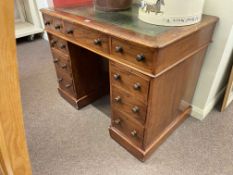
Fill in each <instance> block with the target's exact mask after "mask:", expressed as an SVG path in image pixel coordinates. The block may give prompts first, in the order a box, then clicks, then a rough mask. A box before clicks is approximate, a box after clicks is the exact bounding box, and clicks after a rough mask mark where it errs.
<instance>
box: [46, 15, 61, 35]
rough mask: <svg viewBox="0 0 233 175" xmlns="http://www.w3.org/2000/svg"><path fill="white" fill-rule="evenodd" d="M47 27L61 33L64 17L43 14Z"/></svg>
mask: <svg viewBox="0 0 233 175" xmlns="http://www.w3.org/2000/svg"><path fill="white" fill-rule="evenodd" d="M43 18H44V25H45V29H49V30H53V31H56V32H59V33H62V31H63V22H62V19H59V18H56V17H52V16H49V15H46V14H43Z"/></svg>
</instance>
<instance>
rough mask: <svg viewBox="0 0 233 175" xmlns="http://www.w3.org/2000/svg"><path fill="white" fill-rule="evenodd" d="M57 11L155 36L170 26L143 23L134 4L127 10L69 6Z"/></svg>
mask: <svg viewBox="0 0 233 175" xmlns="http://www.w3.org/2000/svg"><path fill="white" fill-rule="evenodd" d="M57 10H59V11H64V12H67V13H70V14H74V15H77V16H83V17H86V18H88V19H91V20H96V21H99V22H103V23H108V24H110V25H116V26H118V27H121V28H123V29H127V30H131V31H133V32H136V33H139V34H143V35H149V36H157V35H158V34H160V33H162V32H165V31H167V30H169V29H170V27H162V26H156V25H152V24H148V23H145V22H143V21H141V20H139V19H138V6H137V4H134V5H133V6H132V8H130V9H129V10H124V11H119V12H104V11H99V10H96V9H95V8H94V7H93V6H92V5H91V6H81V7H71V8H60V9H57Z"/></svg>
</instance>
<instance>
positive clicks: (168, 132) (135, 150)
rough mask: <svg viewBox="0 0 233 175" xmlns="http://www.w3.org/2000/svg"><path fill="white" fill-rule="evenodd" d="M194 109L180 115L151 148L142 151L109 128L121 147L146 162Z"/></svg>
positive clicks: (116, 131)
mask: <svg viewBox="0 0 233 175" xmlns="http://www.w3.org/2000/svg"><path fill="white" fill-rule="evenodd" d="M191 110H192V108H191V107H189V108H187V109H186V110H185V111H184V112H183V113H182V114H180V115H179V116H178V117H177V118H176V120H174V121H173V122H172V123H171V124H170V125H169V126H168V127H167V128H166V129H165V130H164V131H163V132H162V133H161V135H160V136H159V137H158V138H157V139H156V140H155V141H154V142H153V143H152V144H151V146H150V147H149V148H148V149H146V150H142V149H140V148H138V147H136V146H134V144H133V143H132V142H131V141H130V140H129V139H127V138H126V137H125V136H124V135H122V134H121V133H120V132H119V131H118V130H117V129H114V128H113V127H111V126H110V127H109V133H110V136H111V137H112V138H113V139H114V140H116V141H117V142H118V143H119V144H120V145H121V146H123V147H124V148H125V149H126V150H127V151H129V152H130V153H132V155H134V156H135V157H136V158H137V159H139V160H140V161H142V162H144V161H145V160H146V159H148V157H149V156H150V155H151V154H152V153H153V152H154V150H155V149H157V148H158V147H159V146H160V145H161V144H162V143H163V142H164V141H165V140H166V139H167V138H168V137H169V136H170V135H171V134H172V132H173V131H174V130H175V129H176V128H177V127H178V126H179V125H180V124H182V123H183V122H184V121H185V119H187V118H188V117H189V115H190V113H191Z"/></svg>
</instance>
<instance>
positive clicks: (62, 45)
mask: <svg viewBox="0 0 233 175" xmlns="http://www.w3.org/2000/svg"><path fill="white" fill-rule="evenodd" d="M49 40H50V46H51V48H53V49H57V50H60V51H61V52H63V53H65V54H69V49H68V44H67V41H65V40H63V39H61V38H58V37H56V36H54V35H49Z"/></svg>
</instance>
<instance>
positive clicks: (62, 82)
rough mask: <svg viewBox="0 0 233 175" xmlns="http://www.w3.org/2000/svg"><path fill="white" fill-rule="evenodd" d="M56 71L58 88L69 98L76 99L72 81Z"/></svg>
mask: <svg viewBox="0 0 233 175" xmlns="http://www.w3.org/2000/svg"><path fill="white" fill-rule="evenodd" d="M56 71H57V81H58V84H59V87H60V88H61V89H62V90H64V91H65V92H67V93H68V94H70V95H71V96H73V97H76V93H75V90H74V82H73V79H72V78H70V77H69V76H67V75H66V74H64V73H62V72H60V71H59V70H56Z"/></svg>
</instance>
